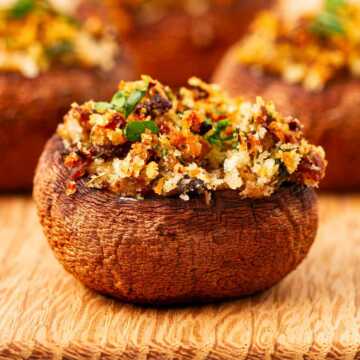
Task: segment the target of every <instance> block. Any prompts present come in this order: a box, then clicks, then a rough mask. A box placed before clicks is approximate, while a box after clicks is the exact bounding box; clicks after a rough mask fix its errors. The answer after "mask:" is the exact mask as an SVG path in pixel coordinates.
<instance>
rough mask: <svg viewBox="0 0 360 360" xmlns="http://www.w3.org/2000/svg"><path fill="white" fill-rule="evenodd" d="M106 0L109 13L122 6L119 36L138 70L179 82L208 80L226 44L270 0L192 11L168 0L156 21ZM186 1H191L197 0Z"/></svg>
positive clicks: (172, 83)
mask: <svg viewBox="0 0 360 360" xmlns="http://www.w3.org/2000/svg"><path fill="white" fill-rule="evenodd" d="M108 2H110V4H111V5H112V7H113V8H114V9H115V14H116V13H117V11H116V10H117V9H120V10H121V13H120V14H122V13H123V11H125V14H126V15H127V17H128V21H129V20H130V21H129V22H130V24H129V27H128V29H126V31H124V29H123V27H124V23H125V21H124V17H123V16H121V17H120V16H119V18H118V19H116V21H117V23H118V25H119V27H120V30H122V31H123V32H124V35H123V40H124V41H125V43H126V44H127V45H128V46H129V47H130V49H131V51H132V55H133V56H134V59H135V63H136V67H137V71H138V74H139V75H140V74H150V75H151V76H153V77H154V78H156V79H159V80H160V81H163V82H165V83H166V84H168V85H170V86H181V85H184V84H186V82H187V79H188V78H189V77H190V76H193V75H194V74H196V76H198V77H200V78H202V79H203V80H208V79H209V78H210V76H211V74H212V72H213V70H214V69H215V67H216V65H217V63H218V62H219V60H220V59H221V57H222V56H223V55H224V53H225V51H226V50H227V49H228V47H229V46H231V45H232V44H233V43H234V42H235V41H237V40H238V39H239V37H241V36H242V35H243V34H244V33H245V31H246V29H247V27H248V25H249V24H250V22H251V20H252V18H253V17H254V15H255V14H256V12H257V11H259V10H261V9H262V8H265V7H268V6H269V4H270V3H272V0H271V1H269V0H238V1H235V2H234V4H231V5H230V4H226V5H225V4H223V5H221V6H214V5H212V6H211V5H210V6H209V7H208V9H207V10H206V11H204V12H203V13H201V14H196V15H195V14H191V13H189V12H187V11H184V10H181V9H179V7H178V6H177V4H176V3H177V2H176V1H174V2H173V3H174V7H175V8H171V11H170V10H169V11H166V10H165V13H161V16H159V17H158V18H156V21H155V20H154V21H148V22H142V23H139V21H136V19H135V18H136V16H135V15H134V14H131V13H130V12H127V11H126V10H124V9H123V5H121V1H120V0H108ZM192 2H193V3H195V4H196V3H197V0H194V1H192ZM188 3H189V1H188ZM229 3H230V2H229ZM176 7H177V8H176ZM179 64H181V66H179Z"/></svg>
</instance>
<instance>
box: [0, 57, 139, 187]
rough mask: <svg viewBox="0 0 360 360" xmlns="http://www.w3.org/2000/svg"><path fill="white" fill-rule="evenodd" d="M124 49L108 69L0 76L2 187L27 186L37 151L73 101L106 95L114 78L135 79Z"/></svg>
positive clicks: (32, 175) (111, 88) (71, 69)
mask: <svg viewBox="0 0 360 360" xmlns="http://www.w3.org/2000/svg"><path fill="white" fill-rule="evenodd" d="M133 76H134V73H133V68H132V65H131V62H130V60H129V58H128V57H127V55H125V53H124V54H123V55H122V56H121V58H119V59H118V61H117V64H116V65H115V68H114V69H112V70H110V71H103V70H98V69H83V68H80V67H76V68H75V67H74V68H57V69H51V70H49V71H47V72H45V73H43V74H40V75H39V76H38V77H36V78H34V79H29V78H25V77H24V76H22V75H20V74H17V73H2V74H0V114H1V115H0V154H1V161H0V173H1V174H3V175H2V176H1V177H0V190H20V189H21V190H26V189H30V188H31V186H32V182H33V177H34V171H35V168H36V164H37V161H38V158H39V156H40V154H41V151H42V149H43V147H44V145H45V143H46V141H47V140H48V139H49V137H50V136H51V135H52V134H53V133H54V131H55V129H56V126H57V124H58V123H59V122H60V121H61V120H62V118H63V116H64V115H65V114H66V112H67V111H68V109H69V106H70V105H71V103H73V102H80V103H82V102H84V101H86V100H88V99H94V100H103V99H108V98H109V97H111V95H112V94H113V93H114V90H116V87H117V84H118V79H131V78H133Z"/></svg>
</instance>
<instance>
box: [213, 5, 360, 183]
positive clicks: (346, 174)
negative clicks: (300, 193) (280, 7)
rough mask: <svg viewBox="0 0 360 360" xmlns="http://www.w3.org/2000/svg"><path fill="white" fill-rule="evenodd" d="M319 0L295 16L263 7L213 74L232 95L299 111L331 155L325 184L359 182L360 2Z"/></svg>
mask: <svg viewBox="0 0 360 360" xmlns="http://www.w3.org/2000/svg"><path fill="white" fill-rule="evenodd" d="M293 5H295V4H293ZM298 5H299V4H298ZM320 5H321V6H320V7H315V8H314V9H312V8H311V7H310V8H308V9H307V11H306V12H305V13H301V14H300V13H297V16H295V14H294V12H293V11H291V12H286V13H285V14H284V12H283V11H281V12H280V11H276V10H273V11H267V12H264V13H262V14H261V15H259V16H258V18H257V19H256V21H255V22H254V24H253V25H252V29H251V31H250V33H249V34H248V35H247V36H246V37H245V38H244V39H243V40H242V41H241V42H240V43H239V44H238V45H236V46H234V47H233V48H232V49H231V50H230V51H229V53H228V54H227V55H226V56H225V58H224V60H223V61H222V63H221V64H220V66H219V68H218V70H217V71H216V74H215V76H214V81H217V82H218V83H220V84H222V86H224V87H225V88H226V89H227V90H228V91H229V92H230V93H231V94H232V95H237V94H241V95H243V96H245V97H246V98H248V99H252V98H255V96H257V95H261V96H263V97H264V98H266V99H272V100H273V101H274V102H275V104H276V105H277V107H278V108H279V109H280V110H281V111H282V112H283V113H284V114H292V115H295V116H298V117H299V118H301V119H302V121H303V123H304V126H305V134H306V135H307V137H308V138H309V139H310V140H311V141H312V142H314V143H315V144H320V145H322V146H323V147H324V149H325V151H326V154H327V158H328V160H329V164H330V165H329V168H328V171H327V176H326V178H325V180H324V182H323V183H322V188H323V189H331V190H356V189H359V188H360V170H359V169H360V153H359V151H358V147H359V145H360V110H359V109H360V78H359V76H360V52H359V44H360V35H359V32H358V30H357V29H358V28H359V25H360V20H359V19H360V5H359V3H358V2H357V3H354V2H350V1H349V2H347V1H332V0H326V1H324V2H323V3H321V4H320ZM295 8H296V7H295ZM300 8H301V6H300ZM296 11H297V10H296Z"/></svg>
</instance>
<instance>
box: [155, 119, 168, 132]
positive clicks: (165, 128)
mask: <svg viewBox="0 0 360 360" xmlns="http://www.w3.org/2000/svg"><path fill="white" fill-rule="evenodd" d="M158 126H159V130H160V133H161V134H169V133H170V127H169V125H168V124H167V123H166V122H165V121H160V122H159V123H158Z"/></svg>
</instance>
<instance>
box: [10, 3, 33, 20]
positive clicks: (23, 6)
mask: <svg viewBox="0 0 360 360" xmlns="http://www.w3.org/2000/svg"><path fill="white" fill-rule="evenodd" d="M35 7H36V3H35V0H17V2H16V3H15V4H14V5H13V6H12V7H11V8H10V10H9V16H10V17H12V18H16V19H18V18H22V17H24V16H26V15H27V14H28V13H29V12H31V11H33V10H34V9H35Z"/></svg>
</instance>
